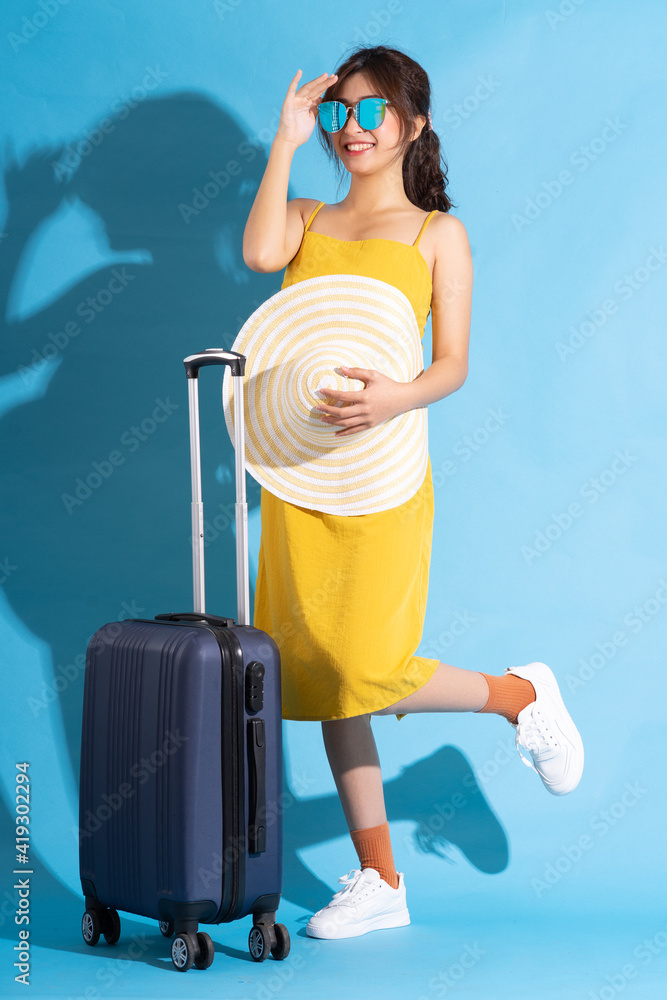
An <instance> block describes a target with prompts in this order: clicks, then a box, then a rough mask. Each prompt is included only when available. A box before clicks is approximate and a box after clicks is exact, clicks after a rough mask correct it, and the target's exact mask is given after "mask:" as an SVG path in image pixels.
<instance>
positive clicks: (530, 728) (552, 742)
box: [514, 708, 559, 771]
mask: <svg viewBox="0 0 667 1000" xmlns="http://www.w3.org/2000/svg"><path fill="white" fill-rule="evenodd" d="M514 742H515V744H516V748H517V750H518V751H519V757H521V760H522V761H523V762H524V764H525V765H526V766H527V767H530V768H532V769H533V771H536V770H537V768H536V767H535V765H534V763H533V761H532V760H528V758H527V757H525V756H524V755H523V754H522V753H521V747H522V746H523V747H524V748H525V749H526V750H528V751H529V752H530V753H532V754H534V755H535V756H536V757H537V758H538V760H548V758H549V757H553V756H554V754H555V753H556V751H557V750H558V749H559V744H558V740H557V739H556V737H555V736H554V734H553V732H552V731H551V729H550V728H549V726H548V724H547V721H546V719H545V718H544V716H543V715H542V713H541V712H540V710H539V709H538V708H535V709H533V713H532V715H531V717H530V719H526V720H525V722H522V723H521V726H520V727H519V726H517V730H516V738H515V741H514Z"/></svg>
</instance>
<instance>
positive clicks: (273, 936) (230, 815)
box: [79, 349, 290, 971]
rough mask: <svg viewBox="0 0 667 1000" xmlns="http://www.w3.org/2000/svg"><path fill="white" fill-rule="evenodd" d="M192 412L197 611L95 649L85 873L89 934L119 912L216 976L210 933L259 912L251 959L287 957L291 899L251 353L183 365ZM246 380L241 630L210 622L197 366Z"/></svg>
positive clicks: (87, 720)
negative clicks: (258, 552) (264, 607)
mask: <svg viewBox="0 0 667 1000" xmlns="http://www.w3.org/2000/svg"><path fill="white" fill-rule="evenodd" d="M184 364H185V368H186V374H187V377H188V390H189V405H190V446H191V475H192V494H193V498H192V527H193V590H194V612H189V613H183V614H180V613H170V614H165V615H156V617H155V619H154V620H153V619H128V620H125V621H120V622H112V623H110V624H107V625H105V626H103V627H102V628H101V629H99V630H98V631H97V632H96V633H95V635H94V636H93V638H92V639H91V641H90V643H89V646H88V651H87V656H86V670H85V682H84V707H83V726H82V734H81V773H80V794H79V867H80V877H81V888H82V891H83V894H84V896H85V899H86V910H85V913H84V915H83V920H82V932H83V937H84V940H85V941H86V943H87V944H89V945H94V944H96V943H97V941H98V940H99V937H100V934H103V935H104V937H105V939H106V941H107V942H108V943H109V944H113V943H115V942H116V941H118V939H119V937H120V919H119V916H118V910H125V911H127V912H129V913H135V914H140V915H142V916H145V917H152V918H154V919H156V920H158V921H159V922H160V930H161V931H162V933H163V934H164V935H165V936H167V937H172V935H173V940H172V946H171V956H172V961H173V963H174V965H175V967H176V968H177V969H179V970H180V971H186V970H187V969H189V968H190V967H191V966H192V965H193V964H194V965H195V966H196V967H197V968H202V969H205V968H208V966H210V964H211V962H212V961H213V954H214V952H213V943H212V941H211V938H210V936H209V935H208V934H206V933H204V932H201V931H199V930H198V925H199V924H200V923H203V924H207V923H208V924H217V923H223V922H228V921H231V920H236V919H239V918H241V917H244V916H246V915H248V914H250V913H252V915H253V926H252V928H251V930H250V934H249V939H248V947H249V950H250V954H251V956H252V958H253V959H255V961H262V960H263V959H265V958H266V957H267V956H268V954H269V952H270V953H271V954H272V955H273V957H274V958H276V959H283V958H285V957H286V956H287V955H288V953H289V948H290V940H289V934H288V932H287V929H286V928H285V927H284V926H283V925H282V924H279V923H276V922H275V917H276V910H277V909H278V906H279V903H280V895H281V892H282V812H281V805H282V801H283V799H282V741H281V724H282V714H281V693H280V655H279V652H278V648H277V646H276V644H275V642H274V641H273V640H272V639H271V637H270V636H269V635H267V633H266V632H262V631H260V630H259V629H256V628H254V627H252V626H250V625H249V624H248V617H249V579H248V577H249V571H248V533H247V532H248V520H247V517H248V514H247V504H246V496H245V455H244V426H243V412H244V410H243V374H244V369H245V357H244V356H243V355H241V354H237V353H236V352H234V351H223V350H217V349H216V350H209V351H204V352H202V353H200V354H195V355H192V356H191V357H188V358H186V359H185V362H184ZM208 365H228V366H229V367H230V369H231V374H232V376H233V377H236V382H235V386H236V387H237V392H236V400H237V406H236V407H235V410H236V419H235V452H236V492H237V496H236V549H237V598H238V610H237V617H238V624H237V623H236V622H235V621H234V619H233V618H219V617H217V616H214V615H207V614H206V613H205V595H204V538H203V536H204V514H203V505H202V499H201V462H200V444H199V397H198V379H199V370H200V368H202V367H205V366H208Z"/></svg>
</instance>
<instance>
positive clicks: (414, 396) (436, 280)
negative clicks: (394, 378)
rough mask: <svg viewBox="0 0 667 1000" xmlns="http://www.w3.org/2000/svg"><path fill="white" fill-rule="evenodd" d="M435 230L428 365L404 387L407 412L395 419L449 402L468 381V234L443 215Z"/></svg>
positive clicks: (469, 273)
mask: <svg viewBox="0 0 667 1000" xmlns="http://www.w3.org/2000/svg"><path fill="white" fill-rule="evenodd" d="M438 229H439V232H438V239H437V242H436V247H435V265H434V268H433V296H432V299H431V327H432V344H433V351H432V354H433V360H432V363H431V364H430V365H429V367H428V368H427V369H426V371H424V372H423V373H422V374H421V375H420V376H419V377H418V378H417V379H415V380H414V381H413V382H409V383H408V385H407V391H406V392H405V394H404V397H403V401H405V400H408V406H402V407H401V409H400V410H399V411H398V412H399V413H402V412H403V410H404V409H406V410H408V409H414V407H416V406H426V405H427V404H428V403H435V402H436V401H437V400H438V399H443V398H444V397H445V396H449V395H450V393H452V392H456V390H457V389H460V388H461V386H462V385H463V383H464V382H465V380H466V378H467V375H468V345H469V341H470V313H471V305H472V280H473V274H472V270H473V269H472V254H471V252H470V244H469V242H468V234H467V233H466V230H465V226H464V225H463V223H462V222H461V221H460V219H457V218H456V216H454V215H445V216H444V217H443V218H442V220H440V224H439V227H438Z"/></svg>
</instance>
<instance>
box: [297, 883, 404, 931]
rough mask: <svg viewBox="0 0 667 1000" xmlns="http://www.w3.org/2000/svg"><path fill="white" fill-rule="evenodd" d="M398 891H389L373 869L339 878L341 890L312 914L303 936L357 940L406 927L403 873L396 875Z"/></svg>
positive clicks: (388, 886)
mask: <svg viewBox="0 0 667 1000" xmlns="http://www.w3.org/2000/svg"><path fill="white" fill-rule="evenodd" d="M396 874H397V875H398V889H392V887H391V886H390V885H389V883H388V882H385V880H384V879H383V878H381V877H380V873H379V872H378V871H376V870H375V868H363V869H360V868H353V869H352V870H351V871H349V872H348V873H347V875H341V877H340V878H339V879H338V881H339V882H343V883H344V884H345V888H344V889H340V890H339V891H338V892H336V893H334V896H333V899H332V900H331V902H330V903H329V904H328V905H327V906H325V907H324V908H323V909H321V910H318V911H317V913H314V914H313V916H312V917H311V918H310V920H309V921H308V923H307V924H306V934H308V935H309V936H310V937H316V938H329V939H337V938H349V937H358V936H359V935H360V934H366V933H367V932H368V931H377V930H380V929H381V928H383V927H405V925H406V924H409V923H410V914H409V913H408V908H407V906H406V905H405V881H404V878H403V872H397V873H396Z"/></svg>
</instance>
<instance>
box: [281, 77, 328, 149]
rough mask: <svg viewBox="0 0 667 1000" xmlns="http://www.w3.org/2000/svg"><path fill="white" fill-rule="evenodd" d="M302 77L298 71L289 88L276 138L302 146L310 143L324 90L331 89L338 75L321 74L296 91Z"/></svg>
mask: <svg viewBox="0 0 667 1000" xmlns="http://www.w3.org/2000/svg"><path fill="white" fill-rule="evenodd" d="M300 76H301V70H300V69H298V70H297V71H296V74H295V76H294V77H293V78H292V82H291V83H290V85H289V87H288V88H287V96H286V97H285V100H284V101H283V106H282V110H281V112H280V121H279V123H278V129H277V132H276V138H277V139H282V140H283V141H285V142H289V143H291V144H292V145H293V146H295V147H296V146H302V145H303V143H304V142H308V139H309V138H310V136H311V133H312V131H313V129H314V128H315V122H316V120H317V105H318V103H319V100H318V99H319V96H320V94H321V93H322V91H323V90H326V88H327V87H330V86H331V84H332V83H333V82H334V80H336V79H337V74H336V73H320V75H319V76H318V77H316V78H315V79H314V80H311V81H310V82H309V83H304V85H303V86H302V87H299V89H298V90H297V89H296V85H297V82H298V80H299V77H300Z"/></svg>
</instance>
